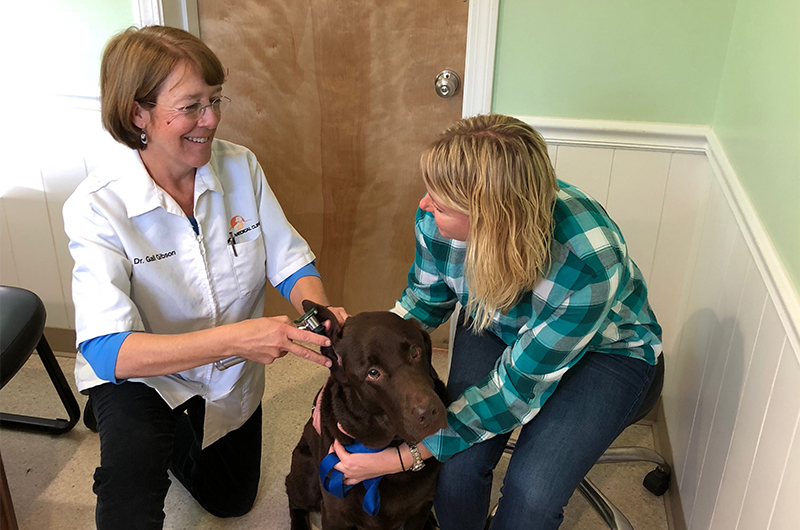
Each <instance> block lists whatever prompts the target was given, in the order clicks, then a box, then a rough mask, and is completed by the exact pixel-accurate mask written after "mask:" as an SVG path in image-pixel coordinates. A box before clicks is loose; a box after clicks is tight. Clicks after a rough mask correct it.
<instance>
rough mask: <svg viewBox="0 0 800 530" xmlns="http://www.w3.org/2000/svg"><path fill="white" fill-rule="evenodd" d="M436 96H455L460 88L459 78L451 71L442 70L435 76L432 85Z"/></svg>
mask: <svg viewBox="0 0 800 530" xmlns="http://www.w3.org/2000/svg"><path fill="white" fill-rule="evenodd" d="M433 86H434V89H435V90H436V95H437V96H439V97H440V98H451V97H453V96H455V95H456V92H458V88H459V87H460V86H461V78H460V77H458V74H457V73H455V72H454V71H453V70H442V71H441V72H439V75H437V76H436V81H435V83H434V85H433Z"/></svg>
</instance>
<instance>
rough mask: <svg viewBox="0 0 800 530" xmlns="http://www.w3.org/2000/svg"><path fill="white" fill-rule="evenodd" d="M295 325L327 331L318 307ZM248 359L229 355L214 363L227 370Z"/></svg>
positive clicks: (308, 329) (317, 331)
mask: <svg viewBox="0 0 800 530" xmlns="http://www.w3.org/2000/svg"><path fill="white" fill-rule="evenodd" d="M294 325H295V327H296V328H297V329H304V330H306V331H310V332H311V333H316V334H317V335H323V334H324V333H325V326H323V325H322V324H320V322H319V320H318V319H317V308H316V307H312V308H311V309H309V310H308V312H306V314H305V315H303V316H301V317H300V318H298V319H297V320H295V321H294ZM246 360H247V359H245V358H243V357H228V358H227V359H221V360H219V361H216V362H215V363H214V367H215V368H216V369H217V370H227V369H228V368H230V367H231V366H236V365H237V364H240V363H243V362H245V361H246Z"/></svg>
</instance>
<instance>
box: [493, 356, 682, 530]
mask: <svg viewBox="0 0 800 530" xmlns="http://www.w3.org/2000/svg"><path fill="white" fill-rule="evenodd" d="M663 386H664V355H663V354H662V355H659V356H658V363H657V364H656V373H655V377H654V378H653V382H652V384H651V385H650V388H649V389H647V394H645V397H644V401H643V402H642V404H641V406H640V407H639V410H638V411H637V412H636V415H635V416H634V417H633V419H632V420H631V422H630V423H629V424H628V425H632V424H634V423H636V422H637V421H639V420H641V419H642V418H644V417H645V416H647V415H648V414H649V413H650V411H651V410H653V407H655V405H656V402H657V401H658V398H659V396H660V395H661V388H662V387H663ZM515 446H516V442H515V441H514V440H509V442H508V444H507V445H506V448H505V453H506V454H509V455H510V454H511V453H512V452H514V447H515ZM610 462H652V463H654V464H656V465H657V466H658V467H656V468H655V469H654V470H653V471H651V472H650V473H648V474H647V476H646V477H645V478H644V481H643V482H642V484H643V485H644V487H645V488H647V489H648V490H649V491H650V492H651V493H652V494H653V495H658V496H661V495H664V493H666V492H667V490H668V489H669V481H670V477H671V476H672V469H671V468H670V466H669V464H668V463H667V462H666V460H664V458H663V457H662V456H661V455H660V454H658V453H656V452H655V451H653V450H652V449H648V448H646V447H609V448H608V449H606V452H605V453H603V455H602V456H601V457H600V459H599V460H598V461H597V463H598V464H605V463H610ZM578 491H580V492H581V493H582V494H583V496H584V497H585V498H586V500H587V501H588V502H589V504H590V505H591V506H592V507H593V508H594V509H595V511H596V512H597V513H598V514H599V515H600V517H602V518H603V521H605V523H606V524H607V525H608V527H609V528H610V529H611V530H634V528H633V526H632V525H631V523H630V522H629V521H628V519H627V518H626V517H625V516H624V515H623V514H622V512H620V511H619V510H618V509H617V507H616V506H614V505H613V504H612V503H611V501H610V500H608V497H606V496H605V495H603V493H602V492H601V491H600V490H599V489H597V486H595V485H594V484H593V483H592V481H591V480H589V479H588V478H586V477H584V478H583V480H582V481H581V483H580V484H578ZM496 512H497V506H496V505H495V507H494V508H493V509H492V511H491V513H490V514H489V517H488V518H487V519H486V527H485V528H486V529H488V528H489V525H490V524H491V522H492V519H493V518H494V514H495V513H496Z"/></svg>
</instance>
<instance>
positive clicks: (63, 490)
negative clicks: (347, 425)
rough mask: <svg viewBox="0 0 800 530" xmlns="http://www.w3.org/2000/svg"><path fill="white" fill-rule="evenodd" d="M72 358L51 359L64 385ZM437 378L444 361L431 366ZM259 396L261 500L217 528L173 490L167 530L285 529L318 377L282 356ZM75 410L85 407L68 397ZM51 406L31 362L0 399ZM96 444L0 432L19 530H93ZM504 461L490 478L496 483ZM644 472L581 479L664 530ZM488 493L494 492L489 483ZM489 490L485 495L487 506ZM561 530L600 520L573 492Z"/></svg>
mask: <svg viewBox="0 0 800 530" xmlns="http://www.w3.org/2000/svg"><path fill="white" fill-rule="evenodd" d="M73 362H74V361H73V359H70V358H60V363H61V366H62V368H63V370H64V373H65V374H66V375H67V379H68V380H70V381H71V380H72V377H71V375H72V365H73ZM434 362H435V364H437V367H438V366H440V367H441V368H440V369H439V371H440V373H443V372H444V371H445V369H444V366H445V365H446V359H445V355H444V354H437V355H436V356H435V360H434ZM266 373H267V385H266V386H267V390H266V392H265V394H264V399H263V404H264V451H263V458H262V474H261V491H260V493H259V498H258V499H257V500H256V504H255V507H254V508H253V510H252V511H251V512H250V513H249V514H247V515H246V516H244V517H241V518H238V519H232V520H222V519H217V518H215V517H213V516H211V515H209V514H208V513H206V512H205V511H204V510H202V509H201V508H200V507H199V506H198V505H197V504H196V503H195V502H194V500H193V499H192V498H191V497H190V496H189V494H188V493H187V492H186V491H185V490H184V489H183V488H182V487H181V486H180V485H179V484H177V483H176V481H173V486H172V488H171V489H170V492H169V494H168V496H167V501H166V508H165V510H166V513H167V517H166V524H165V528H167V529H198V530H200V529H207V530H217V529H245V528H246V529H264V530H281V529H288V528H289V517H288V509H287V502H286V495H285V493H284V486H283V480H284V476H285V475H286V473H287V472H288V469H289V459H290V455H291V452H292V448H293V447H294V445H295V444H296V443H297V440H298V439H299V437H300V432H301V430H302V427H303V425H304V424H305V422H306V420H307V419H308V414H309V410H310V405H311V400H312V399H313V396H314V395H315V393H316V391H317V390H318V389H319V387H320V386H321V385H322V383H323V382H324V380H325V377H326V370H325V369H324V368H320V367H317V366H315V365H312V364H310V363H307V362H305V361H301V360H298V359H296V358H293V357H291V356H287V357H285V358H284V359H282V360H281V361H280V362H277V363H276V364H274V365H272V366H269V367H267V371H266ZM78 399H79V402H80V403H81V409H83V403H84V401H85V398H84V397H83V396H78ZM59 407H60V403H59V402H58V397H57V396H56V394H55V390H53V388H52V385H51V384H50V382H49V380H48V379H47V374H46V373H45V371H44V368H42V366H41V364H40V363H39V361H38V359H37V358H35V356H34V357H32V358H31V359H30V360H29V361H28V363H27V364H26V366H25V367H23V369H22V370H21V371H20V373H18V374H17V375H16V376H15V377H14V379H13V380H12V381H11V382H10V383H9V384H8V385H7V386H6V387H5V388H4V389H3V390H2V393H0V409H2V410H3V411H7V412H16V413H21V414H40V415H53V416H55V415H58V417H65V413H64V412H63V411H62V410H60V408H59ZM615 445H642V446H646V447H652V445H653V436H652V429H651V428H650V427H648V426H638V425H637V426H633V427H630V428H628V429H627V430H626V431H625V432H624V433H623V434H622V436H620V438H619V439H618V440H617V442H616V443H615ZM99 448H100V443H99V439H98V436H97V435H96V434H94V433H92V432H90V431H89V430H88V429H86V427H84V425H83V423H82V422H81V423H79V424H78V426H77V427H76V428H75V429H73V430H72V431H70V432H69V433H67V434H64V435H62V436H59V437H55V436H48V435H41V434H32V433H24V432H16V431H10V430H2V431H0V452H2V457H3V462H4V464H5V467H6V473H7V475H8V481H9V485H10V488H11V493H12V496H13V501H14V506H15V509H16V514H17V519H18V521H19V524H20V528H21V529H22V530H43V529H54V530H66V529H70V530H75V529H77V530H84V529H91V528H94V502H95V499H94V494H93V493H92V473H93V472H94V469H95V467H96V466H97V465H98V463H99ZM505 460H506V458H505V457H504V459H503V461H502V462H501V465H500V466H499V467H498V470H497V473H496V476H502V473H503V471H504V470H503V469H501V468H502V467H503V466H504V465H505ZM651 467H652V466H650V465H649V464H609V465H604V466H595V468H594V469H593V470H592V471H591V473H590V477H591V478H592V479H593V480H594V482H595V483H596V484H597V486H598V487H600V489H601V490H602V491H603V492H604V493H605V494H606V495H607V496H608V497H609V498H611V500H612V501H614V502H615V504H616V505H617V507H618V508H619V509H620V510H622V512H623V513H624V514H625V515H626V516H627V517H628V518H629V519H630V521H631V523H632V524H633V526H634V528H636V529H637V530H666V529H667V523H666V515H665V509H664V503H663V500H662V499H661V498H659V497H654V496H653V495H651V494H650V493H649V492H648V491H646V490H645V489H644V488H643V487H642V486H641V480H642V478H643V477H644V475H645V474H646V473H647V472H648V471H649V470H650V469H651ZM495 482H496V483H497V486H496V487H495V489H496V490H499V482H500V479H499V478H498V479H497V480H496V481H495ZM497 495H498V491H495V497H496V496H497ZM561 528H562V529H565V530H602V529H604V528H606V526H605V525H604V524H603V522H602V520H601V519H600V517H599V516H598V515H597V514H596V513H595V512H594V511H593V510H592V509H591V508H590V507H589V505H588V504H587V503H586V501H584V499H583V497H581V495H580V494H578V493H576V494H575V495H574V496H573V498H572V500H570V503H569V505H568V506H567V508H566V512H565V522H564V524H563V525H562V527H561Z"/></svg>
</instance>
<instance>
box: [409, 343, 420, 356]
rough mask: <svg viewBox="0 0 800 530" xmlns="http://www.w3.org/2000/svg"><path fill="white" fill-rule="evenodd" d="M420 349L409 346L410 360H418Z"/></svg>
mask: <svg viewBox="0 0 800 530" xmlns="http://www.w3.org/2000/svg"><path fill="white" fill-rule="evenodd" d="M419 353H420V349H419V346H411V358H412V359H419Z"/></svg>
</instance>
